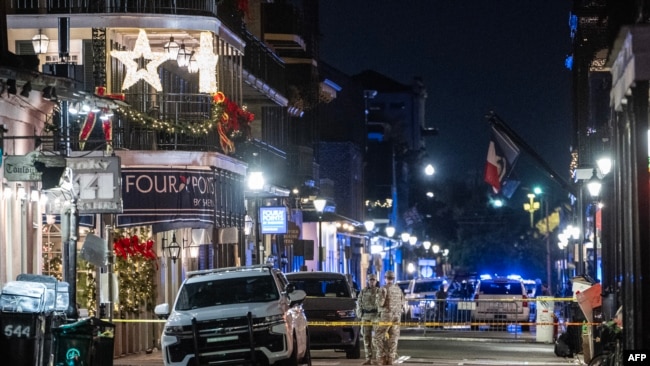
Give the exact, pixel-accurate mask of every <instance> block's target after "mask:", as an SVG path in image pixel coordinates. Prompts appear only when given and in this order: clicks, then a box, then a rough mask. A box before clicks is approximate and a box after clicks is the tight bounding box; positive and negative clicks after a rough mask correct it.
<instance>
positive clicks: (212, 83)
mask: <svg viewBox="0 0 650 366" xmlns="http://www.w3.org/2000/svg"><path fill="white" fill-rule="evenodd" d="M200 42H201V43H200V44H201V47H200V49H199V52H198V54H197V56H196V62H197V63H198V64H199V92H201V93H211V94H212V93H216V92H217V75H216V67H217V55H215V54H214V52H213V49H212V33H210V32H201V41H200Z"/></svg>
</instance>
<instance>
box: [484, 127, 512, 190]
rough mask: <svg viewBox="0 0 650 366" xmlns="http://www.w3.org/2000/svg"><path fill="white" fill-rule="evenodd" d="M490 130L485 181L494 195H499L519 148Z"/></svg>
mask: <svg viewBox="0 0 650 366" xmlns="http://www.w3.org/2000/svg"><path fill="white" fill-rule="evenodd" d="M491 130H492V136H491V137H490V145H489V147H488V154H487V163H486V164H485V181H486V182H487V183H488V184H489V185H491V186H492V189H493V190H494V193H499V192H500V191H501V186H502V184H503V182H504V181H505V179H506V178H508V176H509V175H510V172H511V171H512V169H513V167H514V165H515V162H516V161H517V158H518V157H519V148H518V147H517V145H516V144H515V143H514V142H513V141H512V140H511V139H510V138H509V137H508V136H506V135H505V134H504V133H502V132H500V131H499V130H497V129H496V128H494V126H491Z"/></svg>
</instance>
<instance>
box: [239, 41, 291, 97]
mask: <svg viewBox="0 0 650 366" xmlns="http://www.w3.org/2000/svg"><path fill="white" fill-rule="evenodd" d="M241 36H242V38H243V40H244V42H246V48H245V49H244V57H243V61H242V62H243V68H244V81H245V83H246V86H247V88H246V89H245V90H244V99H245V100H246V101H247V102H252V101H255V100H259V99H260V96H261V95H263V96H264V98H263V99H270V100H273V101H274V102H275V103H276V104H279V105H282V104H284V103H286V101H284V99H285V97H284V96H285V95H286V76H285V65H284V62H283V61H282V60H281V59H280V58H279V57H278V56H277V55H276V54H275V53H274V52H273V50H271V49H270V48H268V47H267V46H266V45H265V44H264V43H262V42H261V41H260V40H259V39H257V38H256V37H255V36H253V35H252V34H251V33H250V32H248V31H246V30H242V32H241ZM261 102H263V101H261Z"/></svg>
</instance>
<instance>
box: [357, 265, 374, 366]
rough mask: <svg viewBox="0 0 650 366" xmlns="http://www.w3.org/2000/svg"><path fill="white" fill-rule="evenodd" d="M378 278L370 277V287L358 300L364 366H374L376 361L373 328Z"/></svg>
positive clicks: (370, 275) (367, 287) (372, 275)
mask: <svg viewBox="0 0 650 366" xmlns="http://www.w3.org/2000/svg"><path fill="white" fill-rule="evenodd" d="M378 292H379V287H377V276H376V275H375V274H372V273H371V274H369V275H368V286H366V287H365V288H364V289H363V290H361V293H360V294H359V299H358V300H357V314H360V318H361V322H362V324H361V337H363V349H364V351H365V352H366V362H364V363H362V365H373V364H374V362H375V361H376V356H377V355H376V352H375V350H374V348H373V346H372V343H373V339H372V328H373V326H374V324H375V322H376V321H377V317H378V314H377V293H378Z"/></svg>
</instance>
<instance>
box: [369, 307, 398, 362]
mask: <svg viewBox="0 0 650 366" xmlns="http://www.w3.org/2000/svg"><path fill="white" fill-rule="evenodd" d="M400 317H401V314H400V313H381V314H380V315H379V317H378V319H377V321H378V322H379V324H377V325H376V326H375V327H374V331H375V337H374V339H373V347H374V348H375V352H376V356H377V360H379V361H381V360H382V359H384V358H388V359H390V360H391V361H394V360H395V357H396V356H397V341H398V339H399V325H400ZM388 323H390V325H388Z"/></svg>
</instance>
